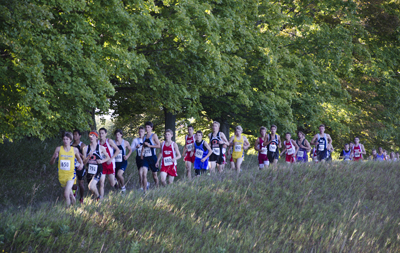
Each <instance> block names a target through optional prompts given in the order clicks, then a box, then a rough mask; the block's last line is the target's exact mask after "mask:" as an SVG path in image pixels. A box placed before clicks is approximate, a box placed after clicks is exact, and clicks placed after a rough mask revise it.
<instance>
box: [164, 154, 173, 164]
mask: <svg viewBox="0 0 400 253" xmlns="http://www.w3.org/2000/svg"><path fill="white" fill-rule="evenodd" d="M172 164H174V163H173V162H172V157H170V156H169V157H165V158H164V166H171V165H172Z"/></svg>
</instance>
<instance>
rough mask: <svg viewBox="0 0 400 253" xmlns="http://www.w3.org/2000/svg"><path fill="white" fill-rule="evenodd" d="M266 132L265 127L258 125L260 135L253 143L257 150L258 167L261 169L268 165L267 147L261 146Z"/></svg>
mask: <svg viewBox="0 0 400 253" xmlns="http://www.w3.org/2000/svg"><path fill="white" fill-rule="evenodd" d="M266 133H267V128H266V127H263V126H262V127H260V135H261V136H260V137H258V138H257V140H256V142H255V143H254V149H255V150H257V151H258V168H259V169H260V170H262V169H263V168H264V167H268V165H269V161H268V156H267V154H268V149H267V147H264V146H263V142H264V139H265V135H266Z"/></svg>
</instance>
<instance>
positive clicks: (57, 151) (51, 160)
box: [50, 147, 60, 165]
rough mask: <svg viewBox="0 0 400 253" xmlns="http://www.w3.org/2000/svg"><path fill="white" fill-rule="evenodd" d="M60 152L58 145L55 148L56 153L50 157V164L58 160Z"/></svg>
mask: <svg viewBox="0 0 400 253" xmlns="http://www.w3.org/2000/svg"><path fill="white" fill-rule="evenodd" d="M58 153H60V147H56V150H54V154H53V156H52V157H51V159H50V165H53V164H54V162H55V161H56V159H57V157H58Z"/></svg>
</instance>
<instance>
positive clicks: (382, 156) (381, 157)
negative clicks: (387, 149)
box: [375, 147, 386, 161]
mask: <svg viewBox="0 0 400 253" xmlns="http://www.w3.org/2000/svg"><path fill="white" fill-rule="evenodd" d="M385 160H386V155H385V153H384V152H383V149H382V147H379V148H378V154H376V160H375V161H385Z"/></svg>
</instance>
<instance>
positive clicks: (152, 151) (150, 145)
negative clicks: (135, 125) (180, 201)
mask: <svg viewBox="0 0 400 253" xmlns="http://www.w3.org/2000/svg"><path fill="white" fill-rule="evenodd" d="M145 128H146V135H145V136H144V142H143V149H142V154H141V156H140V157H141V159H142V167H143V170H142V171H141V173H142V177H141V178H142V180H143V181H142V185H143V190H144V192H146V190H147V189H146V188H147V187H146V188H145V186H146V185H147V171H148V170H149V169H150V170H151V172H152V174H153V179H154V183H155V184H156V187H158V177H157V171H159V169H158V168H157V167H156V162H157V154H156V148H160V147H161V146H160V141H159V140H158V137H157V134H155V133H153V123H151V122H150V121H148V122H146V124H145Z"/></svg>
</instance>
